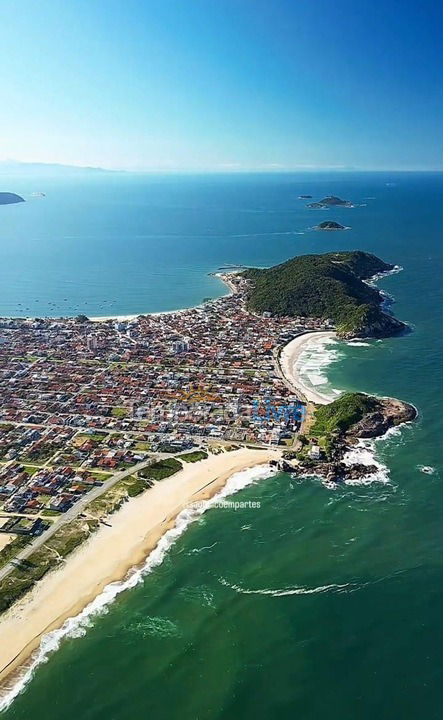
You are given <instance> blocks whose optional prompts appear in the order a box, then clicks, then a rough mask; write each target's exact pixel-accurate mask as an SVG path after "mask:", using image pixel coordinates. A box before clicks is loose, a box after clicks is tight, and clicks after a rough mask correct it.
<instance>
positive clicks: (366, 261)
mask: <svg viewBox="0 0 443 720" xmlns="http://www.w3.org/2000/svg"><path fill="white" fill-rule="evenodd" d="M394 267H395V266H394V265H392V264H390V263H386V262H384V261H383V260H380V258H378V257H376V256H375V255H372V254H371V253H367V252H362V251H361V250H354V251H344V252H332V253H325V254H319V255H301V256H299V257H295V258H292V260H287V261H286V262H284V263H282V264H281V265H275V266H274V267H271V268H268V269H264V270H262V269H258V268H253V269H249V270H246V271H245V272H244V273H242V276H243V278H245V279H246V280H247V283H248V286H247V291H246V303H247V307H248V309H250V310H252V311H253V312H258V313H264V312H266V313H270V314H271V315H272V316H280V317H285V316H286V317H288V316H296V317H310V318H320V319H322V320H330V321H331V323H332V324H333V325H334V326H335V329H336V331H337V335H338V337H341V338H355V337H377V338H381V337H389V336H390V335H396V334H399V333H401V332H403V331H404V330H405V329H406V328H407V326H406V325H405V323H403V322H401V321H400V320H397V319H396V318H394V317H393V316H392V315H389V314H388V313H386V312H384V311H383V310H382V303H383V295H382V294H381V292H380V290H378V289H377V288H376V287H373V286H372V285H370V284H369V283H368V282H367V281H368V280H370V279H371V278H372V277H374V276H375V275H379V274H380V273H381V274H383V273H386V272H390V271H392V270H393V269H394Z"/></svg>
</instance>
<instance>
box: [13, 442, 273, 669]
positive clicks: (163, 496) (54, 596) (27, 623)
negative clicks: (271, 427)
mask: <svg viewBox="0 0 443 720" xmlns="http://www.w3.org/2000/svg"><path fill="white" fill-rule="evenodd" d="M280 457H281V451H280V450H276V449H273V450H271V449H269V450H255V449H250V448H241V449H239V450H235V451H232V452H229V453H221V454H219V455H210V456H209V457H208V458H207V459H205V460H201V461H199V462H197V463H189V464H186V463H185V464H184V468H183V470H182V471H180V472H179V473H177V474H176V475H173V476H171V477H169V478H166V479H165V480H162V481H159V482H157V483H156V484H155V485H154V486H153V487H152V488H151V489H150V490H148V491H146V492H145V493H143V494H142V495H140V496H139V497H137V498H134V499H132V500H131V501H130V502H128V503H126V504H125V505H124V506H123V507H122V509H120V510H119V511H118V512H116V513H115V514H113V515H112V516H110V518H109V522H110V526H109V527H108V526H101V527H100V529H99V530H98V531H97V532H96V533H95V534H94V535H92V536H91V538H90V539H89V540H88V541H87V542H86V543H85V544H84V545H82V546H81V547H80V548H79V549H78V550H77V551H75V552H74V553H73V554H72V555H71V556H69V558H68V559H67V561H66V562H65V563H64V564H63V565H62V566H61V567H59V568H58V569H57V570H55V571H53V572H51V573H50V574H48V575H47V576H46V577H45V578H44V579H43V580H42V581H41V582H39V583H38V584H37V586H36V587H35V588H34V590H33V591H32V592H31V593H29V594H28V595H27V596H25V597H24V598H23V599H22V600H20V601H19V602H18V603H16V604H15V605H14V606H13V607H12V608H11V609H10V610H9V611H8V612H7V613H5V614H4V616H2V617H1V619H0V641H1V642H0V682H3V681H4V680H5V679H6V678H7V677H8V676H10V675H13V674H14V672H15V671H17V670H18V668H19V667H20V666H21V665H22V664H24V663H25V662H26V660H28V659H29V658H30V656H31V655H32V653H33V651H34V650H35V649H36V648H38V646H39V644H40V640H41V638H42V636H43V635H44V634H45V633H47V632H48V631H50V630H53V629H55V628H59V627H61V625H62V624H63V622H64V621H65V620H66V619H67V618H68V617H74V616H76V615H78V613H79V612H81V610H82V609H83V608H85V607H86V605H88V603H89V602H91V601H92V600H93V599H94V598H95V597H97V595H99V594H100V593H101V591H102V590H103V588H104V587H105V586H107V585H108V584H109V583H111V582H114V581H117V580H122V579H123V578H124V577H125V576H126V574H127V572H128V570H129V569H130V568H132V567H134V566H137V565H139V564H140V563H142V562H143V561H144V560H145V559H146V557H147V556H148V555H149V553H150V551H151V550H153V549H154V548H155V547H156V545H157V543H158V541H159V540H160V538H161V537H162V536H163V535H164V533H165V532H166V531H167V530H168V529H170V528H171V527H173V526H174V523H175V518H176V517H177V515H178V514H179V513H180V511H182V510H183V509H184V508H186V507H188V506H189V505H190V504H191V503H194V502H196V501H200V500H206V499H208V498H210V497H212V496H213V495H214V494H216V493H217V492H218V491H219V490H220V489H221V488H222V487H223V486H224V485H225V483H226V481H227V480H228V479H229V477H230V476H231V475H233V474H234V473H236V472H239V471H241V470H245V469H247V468H251V467H254V466H256V465H260V464H264V463H267V462H269V461H270V460H272V459H278V458H280Z"/></svg>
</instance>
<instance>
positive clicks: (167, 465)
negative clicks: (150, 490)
mask: <svg viewBox="0 0 443 720" xmlns="http://www.w3.org/2000/svg"><path fill="white" fill-rule="evenodd" d="M182 467H183V466H182V464H181V462H180V461H179V460H176V459H175V458H165V459H164V460H159V461H158V462H156V463H153V464H152V465H150V466H149V467H147V468H144V469H143V470H140V472H139V475H141V477H144V478H149V479H151V480H164V478H167V477H170V475H174V474H175V473H176V472H178V471H179V470H181V469H182Z"/></svg>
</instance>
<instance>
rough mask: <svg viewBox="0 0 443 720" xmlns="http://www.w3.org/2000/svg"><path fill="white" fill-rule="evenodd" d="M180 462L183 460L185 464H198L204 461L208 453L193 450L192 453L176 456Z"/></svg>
mask: <svg viewBox="0 0 443 720" xmlns="http://www.w3.org/2000/svg"><path fill="white" fill-rule="evenodd" d="M178 457H179V458H180V460H184V461H185V462H192V463H194V462H198V461H199V460H206V458H207V457H208V453H206V452H204V450H195V451H194V452H190V453H185V454H184V455H179V456H178Z"/></svg>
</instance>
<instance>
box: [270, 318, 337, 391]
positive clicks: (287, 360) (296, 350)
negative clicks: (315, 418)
mask: <svg viewBox="0 0 443 720" xmlns="http://www.w3.org/2000/svg"><path fill="white" fill-rule="evenodd" d="M336 337H337V336H336V333H335V332H333V331H323V330H319V331H317V330H316V331H310V332H305V333H302V334H301V335H297V337H295V338H294V339H293V340H291V341H290V342H289V343H288V344H287V345H285V346H284V347H283V348H282V349H281V351H280V353H279V355H278V358H277V362H278V365H279V369H280V371H281V373H282V375H283V377H284V379H285V381H286V382H287V383H288V384H289V386H290V387H291V388H292V389H293V391H294V392H295V393H296V395H297V396H298V397H300V399H301V400H306V401H308V402H312V403H316V404H317V405H327V404H329V403H330V402H332V401H331V398H330V397H327V396H326V395H323V394H322V393H321V392H318V391H317V390H314V389H313V388H311V387H308V386H307V385H305V384H304V383H303V381H302V379H301V378H300V376H299V374H298V372H297V361H298V359H299V358H300V356H301V354H302V352H303V351H304V350H305V349H306V346H308V345H311V344H314V343H315V340H317V341H320V340H324V339H325V338H331V339H334V338H336Z"/></svg>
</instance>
